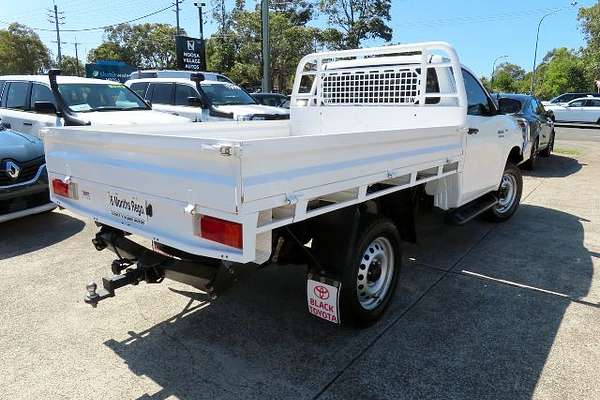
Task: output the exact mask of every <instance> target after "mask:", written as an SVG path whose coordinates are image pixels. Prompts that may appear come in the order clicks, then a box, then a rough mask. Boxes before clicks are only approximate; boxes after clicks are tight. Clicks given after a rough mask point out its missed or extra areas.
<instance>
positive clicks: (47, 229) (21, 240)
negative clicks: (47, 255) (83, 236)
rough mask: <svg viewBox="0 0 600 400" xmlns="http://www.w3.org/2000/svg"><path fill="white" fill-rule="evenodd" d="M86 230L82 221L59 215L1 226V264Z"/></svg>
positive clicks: (50, 214)
mask: <svg viewBox="0 0 600 400" xmlns="http://www.w3.org/2000/svg"><path fill="white" fill-rule="evenodd" d="M84 228H85V223H84V222H83V221H81V220H79V219H77V218H73V217H70V216H68V215H66V214H63V213H60V212H58V211H52V212H47V213H43V214H37V215H30V216H27V217H24V218H19V219H16V220H12V221H8V222H4V223H2V224H0V260H4V259H7V258H11V257H16V256H20V255H23V254H27V253H31V252H34V251H37V250H40V249H43V248H45V247H48V246H51V245H53V244H56V243H58V242H61V241H63V240H65V239H67V238H69V237H71V236H73V235H75V234H77V233H79V232H81V231H82V230H83V229H84Z"/></svg>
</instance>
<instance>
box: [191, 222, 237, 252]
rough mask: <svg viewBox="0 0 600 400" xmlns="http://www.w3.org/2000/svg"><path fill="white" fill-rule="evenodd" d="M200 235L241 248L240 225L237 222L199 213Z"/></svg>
mask: <svg viewBox="0 0 600 400" xmlns="http://www.w3.org/2000/svg"><path fill="white" fill-rule="evenodd" d="M200 237H201V238H203V239H207V240H212V241H213V242H218V243H222V244H224V245H227V246H231V247H235V248H237V249H241V248H243V241H242V238H243V235H242V225H241V224H238V223H237V222H231V221H225V220H222V219H219V218H214V217H208V216H206V215H201V216H200Z"/></svg>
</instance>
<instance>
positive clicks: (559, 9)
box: [531, 1, 577, 96]
mask: <svg viewBox="0 0 600 400" xmlns="http://www.w3.org/2000/svg"><path fill="white" fill-rule="evenodd" d="M576 5H577V2H576V1H573V2H571V7H575V6H576ZM567 8H568V7H563V8H558V9H556V10H554V11H550V12H549V13H547V14H544V15H543V16H542V18H540V22H539V23H538V27H537V35H536V37H535V51H534V53H533V71H531V94H532V95H534V96H535V69H536V67H537V51H538V42H539V40H540V28H541V27H542V22H544V20H545V19H546V17H549V16H550V15H553V14H556V13H558V12H561V11H563V10H566V9H567Z"/></svg>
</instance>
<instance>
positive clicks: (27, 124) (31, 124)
mask: <svg viewBox="0 0 600 400" xmlns="http://www.w3.org/2000/svg"><path fill="white" fill-rule="evenodd" d="M23 125H25V126H33V123H32V122H23Z"/></svg>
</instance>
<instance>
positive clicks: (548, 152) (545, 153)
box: [540, 129, 555, 157]
mask: <svg viewBox="0 0 600 400" xmlns="http://www.w3.org/2000/svg"><path fill="white" fill-rule="evenodd" d="M554 135H555V133H554V129H552V133H550V140H549V141H548V146H547V147H546V148H545V149H544V150H542V151H540V156H542V157H550V155H551V154H552V151H554Z"/></svg>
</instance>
